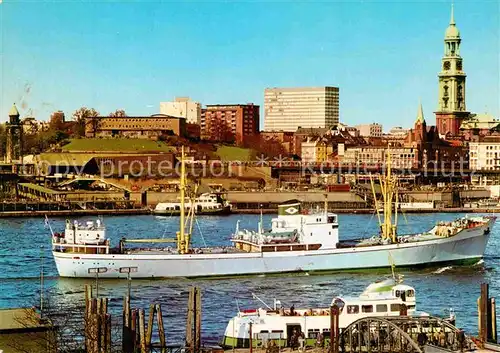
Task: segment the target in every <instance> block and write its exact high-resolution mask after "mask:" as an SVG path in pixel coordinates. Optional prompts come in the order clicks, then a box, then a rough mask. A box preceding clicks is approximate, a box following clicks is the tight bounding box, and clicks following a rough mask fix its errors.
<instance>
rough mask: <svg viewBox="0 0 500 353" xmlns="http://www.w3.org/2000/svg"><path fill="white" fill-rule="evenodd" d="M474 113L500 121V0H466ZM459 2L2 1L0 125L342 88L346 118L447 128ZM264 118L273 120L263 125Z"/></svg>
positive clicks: (465, 45)
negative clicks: (450, 51) (444, 66)
mask: <svg viewBox="0 0 500 353" xmlns="http://www.w3.org/2000/svg"><path fill="white" fill-rule="evenodd" d="M454 6H455V21H456V23H457V27H458V29H459V30H460V33H461V37H462V45H461V55H462V57H463V67H464V71H465V72H466V74H467V84H466V104H467V109H468V110H469V111H472V112H476V113H484V112H489V113H490V114H493V115H494V116H495V117H496V118H500V71H499V70H500V2H498V1H455V3H454ZM450 9H451V2H450V1H437V2H436V1H434V2H433V1H384V2H381V1H321V2H319V1H275V2H267V1H224V2H223V1H183V2H181V1H179V2H174V1H163V2H162V1H131V0H128V1H125V0H120V1H105V0H101V1H92V0H87V1H70V0H66V1H57V0H53V1H50V2H49V1H43V0H42V1H27V0H24V1H14V0H12V1H11V0H3V1H2V0H0V64H1V65H0V82H1V83H0V84H1V86H0V121H5V120H7V119H8V116H7V113H8V111H9V109H10V107H11V106H12V104H13V103H14V102H15V103H16V104H17V106H18V108H19V110H20V112H21V116H27V115H30V114H32V115H33V116H35V117H36V118H37V119H39V120H47V119H48V118H49V116H50V113H51V112H53V111H55V110H63V111H64V112H65V114H66V116H67V118H69V117H70V116H71V115H72V113H73V111H75V110H76V109H78V108H80V107H82V106H87V107H93V108H95V109H97V110H98V111H99V112H100V113H101V114H102V115H107V114H109V113H110V112H112V111H114V110H116V109H124V110H125V111H126V112H127V114H128V115H142V116H143V115H150V114H155V113H158V111H159V103H160V102H162V101H171V100H173V99H174V97H176V96H189V97H191V98H192V99H193V100H196V101H199V102H201V103H202V104H203V105H206V104H234V103H239V104H242V103H249V102H252V103H255V104H259V105H261V122H262V120H263V118H264V117H263V111H264V109H263V100H264V89H265V88H268V87H300V86H337V87H339V88H340V121H341V122H344V123H346V124H349V125H356V124H362V123H371V122H379V123H382V124H383V125H384V130H386V131H387V130H389V129H390V128H391V127H393V126H404V127H410V126H412V125H413V122H414V120H415V118H416V114H417V108H418V104H419V101H421V102H422V104H423V108H424V115H425V118H426V120H427V123H428V124H434V123H435V117H434V114H433V112H434V111H435V110H436V107H437V94H438V93H437V92H438V85H437V82H438V81H437V74H438V72H439V70H440V67H441V57H442V56H443V52H444V44H443V38H444V32H445V29H446V27H447V26H448V23H449V20H450ZM261 126H263V124H262V125H261Z"/></svg>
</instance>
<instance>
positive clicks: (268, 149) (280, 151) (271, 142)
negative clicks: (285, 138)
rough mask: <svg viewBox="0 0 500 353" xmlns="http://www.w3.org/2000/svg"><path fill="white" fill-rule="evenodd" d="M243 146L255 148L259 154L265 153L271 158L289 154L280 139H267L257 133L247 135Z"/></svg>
mask: <svg viewBox="0 0 500 353" xmlns="http://www.w3.org/2000/svg"><path fill="white" fill-rule="evenodd" d="M243 146H244V147H246V148H252V149H253V150H255V152H256V153H257V156H261V155H264V156H265V157H269V158H284V157H286V156H287V155H288V153H287V151H286V150H285V147H284V146H283V144H282V143H281V142H280V141H278V140H276V139H274V138H271V139H266V138H263V137H262V136H261V135H257V134H256V135H253V136H246V137H245V141H244V144H243Z"/></svg>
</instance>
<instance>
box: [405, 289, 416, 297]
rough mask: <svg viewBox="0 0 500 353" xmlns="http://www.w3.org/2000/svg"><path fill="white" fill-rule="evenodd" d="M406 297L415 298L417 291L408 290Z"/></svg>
mask: <svg viewBox="0 0 500 353" xmlns="http://www.w3.org/2000/svg"><path fill="white" fill-rule="evenodd" d="M406 296H407V297H408V298H411V297H414V296H415V291H414V290H412V289H408V290H407V291H406Z"/></svg>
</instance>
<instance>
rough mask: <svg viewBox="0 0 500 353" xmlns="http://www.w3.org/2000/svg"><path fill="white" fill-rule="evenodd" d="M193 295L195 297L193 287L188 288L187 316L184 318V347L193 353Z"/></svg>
mask: <svg viewBox="0 0 500 353" xmlns="http://www.w3.org/2000/svg"><path fill="white" fill-rule="evenodd" d="M194 297H195V289H194V288H190V289H189V297H188V309H187V318H186V349H187V351H188V352H191V353H193V351H194V344H193V343H194V342H193V316H194Z"/></svg>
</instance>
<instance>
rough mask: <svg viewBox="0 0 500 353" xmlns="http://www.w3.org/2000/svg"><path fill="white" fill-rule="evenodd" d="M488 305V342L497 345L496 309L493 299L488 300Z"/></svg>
mask: <svg viewBox="0 0 500 353" xmlns="http://www.w3.org/2000/svg"><path fill="white" fill-rule="evenodd" d="M488 304H489V308H490V315H489V321H490V327H491V330H490V340H489V342H491V343H497V309H496V302H495V298H490V300H489V303H488Z"/></svg>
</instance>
